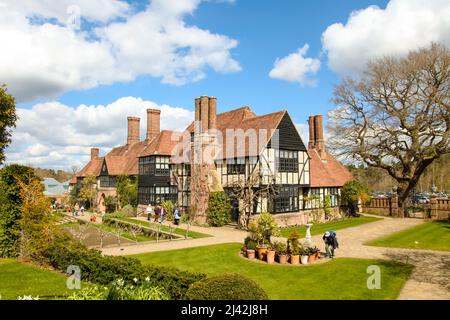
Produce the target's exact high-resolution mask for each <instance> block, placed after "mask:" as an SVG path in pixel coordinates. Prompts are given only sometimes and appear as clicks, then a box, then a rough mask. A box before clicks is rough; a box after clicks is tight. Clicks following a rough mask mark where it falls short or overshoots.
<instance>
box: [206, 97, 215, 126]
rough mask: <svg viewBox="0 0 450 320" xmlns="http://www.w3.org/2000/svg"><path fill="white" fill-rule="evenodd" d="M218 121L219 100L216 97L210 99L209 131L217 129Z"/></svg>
mask: <svg viewBox="0 0 450 320" xmlns="http://www.w3.org/2000/svg"><path fill="white" fill-rule="evenodd" d="M216 120H217V99H216V97H210V98H209V112H208V129H216Z"/></svg>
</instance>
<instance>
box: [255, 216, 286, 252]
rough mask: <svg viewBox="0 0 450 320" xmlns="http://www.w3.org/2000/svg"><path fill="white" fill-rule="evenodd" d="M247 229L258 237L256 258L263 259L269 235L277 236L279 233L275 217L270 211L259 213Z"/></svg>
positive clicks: (268, 242) (268, 243)
mask: <svg viewBox="0 0 450 320" xmlns="http://www.w3.org/2000/svg"><path fill="white" fill-rule="evenodd" d="M249 230H250V232H251V233H252V234H254V235H255V236H256V237H257V239H258V247H257V248H256V250H257V251H258V258H259V259H261V260H265V259H266V255H267V251H268V250H267V249H268V247H269V245H270V238H271V236H277V235H278V234H279V229H278V225H277V223H276V221H275V218H274V217H273V216H272V215H271V214H270V213H268V212H263V213H261V214H260V215H259V217H258V218H257V219H256V221H255V223H254V224H253V223H252V224H251V225H249Z"/></svg>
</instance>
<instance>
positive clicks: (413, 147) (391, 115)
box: [328, 44, 450, 215]
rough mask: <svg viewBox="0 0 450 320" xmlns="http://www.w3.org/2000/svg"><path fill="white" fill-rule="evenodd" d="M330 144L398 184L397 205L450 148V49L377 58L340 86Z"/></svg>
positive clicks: (331, 121) (401, 204)
mask: <svg viewBox="0 0 450 320" xmlns="http://www.w3.org/2000/svg"><path fill="white" fill-rule="evenodd" d="M333 100H334V103H335V104H336V105H338V108H337V109H335V110H334V111H332V112H330V114H329V123H328V130H329V133H330V136H331V138H330V139H329V148H330V149H331V150H332V152H333V153H335V154H337V155H345V156H348V157H349V158H350V159H353V160H357V161H360V162H363V163H365V164H366V165H368V166H371V167H377V168H382V169H384V170H385V171H386V172H387V173H388V174H389V175H390V176H391V177H392V178H393V179H395V181H396V182H397V188H398V189H397V192H398V195H399V200H398V205H399V209H400V212H401V215H404V209H405V201H406V199H407V197H408V194H409V193H410V191H411V190H412V189H413V188H414V187H415V186H416V184H417V182H418V181H419V178H420V176H421V175H422V173H423V172H424V170H425V169H426V168H427V167H428V166H429V165H430V164H431V163H433V161H434V160H435V159H438V158H439V157H441V156H442V155H444V154H447V153H449V152H450V51H449V49H448V48H446V47H445V46H443V45H439V44H432V45H431V47H429V48H423V49H419V50H417V51H413V52H410V53H409V54H408V56H406V57H403V58H394V57H385V58H383V59H379V60H375V61H372V62H370V63H369V64H368V68H367V70H366V72H365V73H364V75H363V76H362V77H361V78H360V79H358V80H355V79H350V78H347V79H345V80H343V82H342V83H341V84H340V85H338V86H337V87H336V88H335V91H334V99H333Z"/></svg>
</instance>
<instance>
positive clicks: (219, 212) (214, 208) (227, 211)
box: [206, 192, 232, 227]
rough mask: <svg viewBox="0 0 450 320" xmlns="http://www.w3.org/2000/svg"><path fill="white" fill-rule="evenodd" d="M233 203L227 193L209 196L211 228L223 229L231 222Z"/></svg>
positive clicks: (208, 219) (213, 193)
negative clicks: (222, 227)
mask: <svg viewBox="0 0 450 320" xmlns="http://www.w3.org/2000/svg"><path fill="white" fill-rule="evenodd" d="M231 209H232V208H231V203H230V199H229V198H228V197H227V195H226V194H225V192H211V193H210V194H209V201H208V210H207V212H206V214H207V222H208V224H209V225H210V226H213V227H221V226H224V225H226V224H227V223H230V221H231Z"/></svg>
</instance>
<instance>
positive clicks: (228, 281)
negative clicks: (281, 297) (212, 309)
mask: <svg viewBox="0 0 450 320" xmlns="http://www.w3.org/2000/svg"><path fill="white" fill-rule="evenodd" d="M186 299H187V300H266V299H268V297H267V294H266V293H265V292H264V290H263V289H262V288H261V287H260V286H259V285H258V284H257V283H256V282H254V281H253V280H251V279H248V278H246V277H243V276H241V275H239V274H235V273H225V274H221V275H218V276H213V277H209V278H206V279H203V280H200V281H198V282H196V283H194V284H193V285H191V287H190V288H189V290H188V291H187V292H186Z"/></svg>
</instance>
